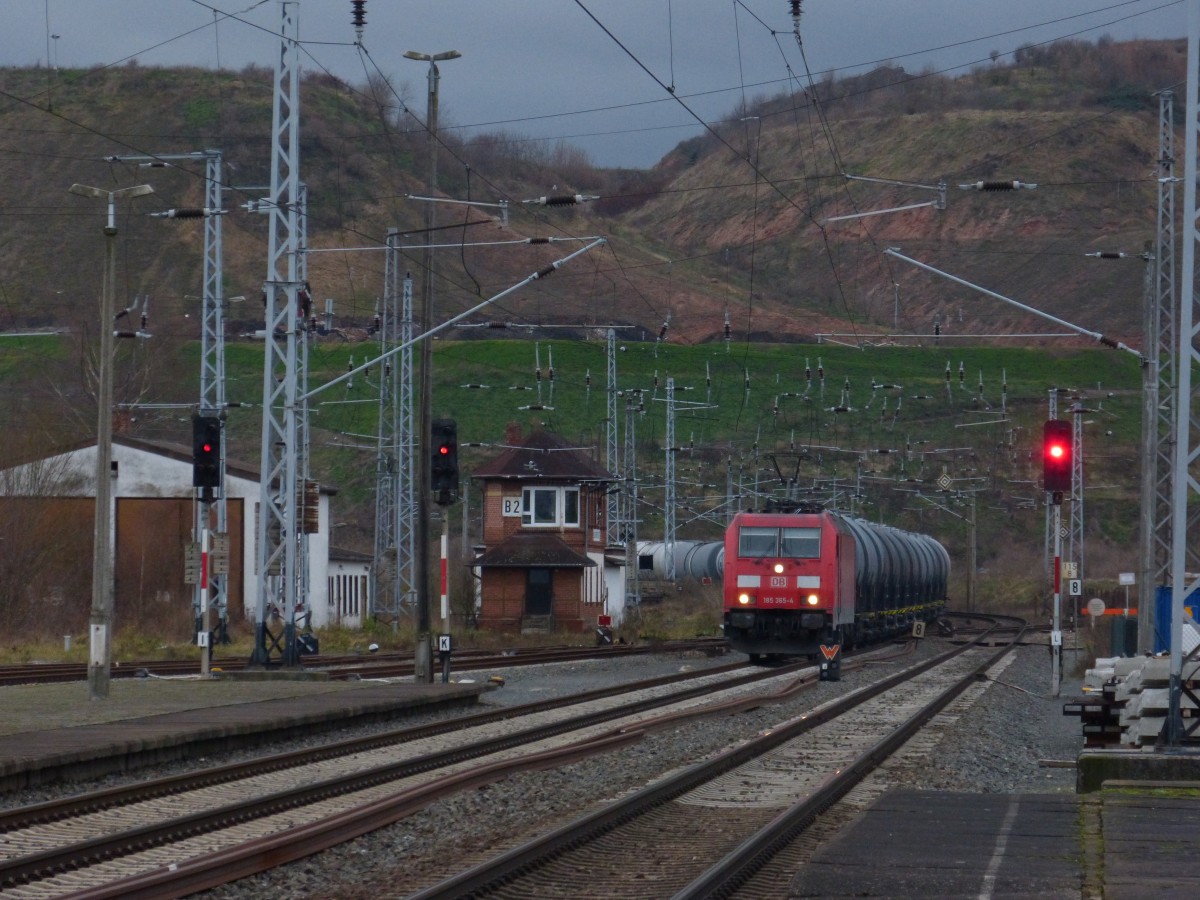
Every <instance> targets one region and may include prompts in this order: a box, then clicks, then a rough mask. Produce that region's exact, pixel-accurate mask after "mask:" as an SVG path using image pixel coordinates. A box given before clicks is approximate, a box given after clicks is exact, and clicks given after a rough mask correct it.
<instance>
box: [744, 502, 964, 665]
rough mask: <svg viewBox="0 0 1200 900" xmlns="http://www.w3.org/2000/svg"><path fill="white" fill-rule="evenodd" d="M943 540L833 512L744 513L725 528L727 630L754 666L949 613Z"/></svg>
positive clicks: (869, 637) (877, 635)
mask: <svg viewBox="0 0 1200 900" xmlns="http://www.w3.org/2000/svg"><path fill="white" fill-rule="evenodd" d="M949 575H950V555H949V554H948V553H947V552H946V549H945V548H944V547H943V546H942V545H941V544H939V543H938V542H937V541H936V540H934V539H933V538H931V537H928V536H927V535H923V534H914V533H912V532H908V531H902V530H900V529H899V528H892V527H889V526H886V525H875V524H873V523H871V522H867V521H866V520H864V519H854V518H850V517H846V516H841V515H838V514H837V513H832V512H829V511H827V510H820V511H813V512H797V513H738V515H736V516H734V519H733V522H732V523H731V524H730V526H729V529H728V530H727V531H726V532H725V636H726V638H727V639H728V640H729V643H730V644H731V645H732V646H733V647H734V649H736V650H741V651H743V652H745V653H748V654H750V659H751V661H752V662H754V661H758V660H759V659H760V658H762V657H764V656H793V655H810V656H811V655H815V654H816V653H817V652H818V649H819V648H820V646H821V645H822V644H841V645H842V646H843V647H846V648H849V647H852V646H854V645H856V644H863V643H869V642H871V641H875V640H882V639H884V638H887V637H889V636H892V635H895V634H900V633H902V632H904V631H906V630H909V629H911V627H912V623H913V622H916V621H918V620H921V621H932V620H933V619H934V618H936V616H937V615H938V614H939V612H940V611H941V609H942V607H943V605H944V603H945V598H946V582H947V579H948V578H949Z"/></svg>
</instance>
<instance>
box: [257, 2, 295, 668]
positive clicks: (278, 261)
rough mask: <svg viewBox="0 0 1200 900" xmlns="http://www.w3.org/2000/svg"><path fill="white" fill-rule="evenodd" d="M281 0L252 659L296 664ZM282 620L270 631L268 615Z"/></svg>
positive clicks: (285, 21)
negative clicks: (275, 628) (279, 627)
mask: <svg viewBox="0 0 1200 900" xmlns="http://www.w3.org/2000/svg"><path fill="white" fill-rule="evenodd" d="M297 6H298V4H296V3H294V2H283V3H281V4H280V9H281V11H282V27H281V29H280V38H281V40H280V47H279V57H278V60H277V61H276V68H275V96H274V102H273V108H272V115H271V193H270V197H269V199H268V201H267V204H268V207H269V208H268V210H267V212H268V215H269V216H270V230H269V239H268V250H267V279H266V282H265V284H264V289H265V295H266V313H265V316H266V328H265V341H264V345H265V346H264V353H263V416H262V453H261V467H260V477H261V478H262V488H261V492H260V497H259V510H258V541H257V544H258V558H257V560H256V562H257V571H258V602H257V604H256V609H255V642H254V650H253V652H252V654H251V659H250V661H251V663H252V664H255V665H266V664H268V663H271V662H276V661H278V662H282V663H283V665H287V666H293V665H296V664H298V662H299V659H298V652H297V647H296V640H295V638H296V623H297V622H298V621H306V620H307V618H308V613H309V608H308V597H307V596H305V595H303V594H301V593H300V591H299V562H300V558H301V554H300V552H299V551H300V528H299V520H298V504H297V493H298V487H299V483H300V479H299V472H298V471H297V466H298V455H299V454H298V450H299V446H298V438H299V422H298V407H297V399H298V393H299V392H298V381H297V372H298V350H299V348H298V344H299V323H298V319H299V316H298V309H297V307H298V303H299V293H300V286H301V285H300V262H299V258H298V253H299V227H300V222H299V216H300V172H299V161H300V142H299V137H300V63H299V53H298V44H297V35H298V33H299V28H298V13H297V9H296V7H297ZM273 622H278V623H281V624H282V630H281V631H277V632H273V631H272V623H273Z"/></svg>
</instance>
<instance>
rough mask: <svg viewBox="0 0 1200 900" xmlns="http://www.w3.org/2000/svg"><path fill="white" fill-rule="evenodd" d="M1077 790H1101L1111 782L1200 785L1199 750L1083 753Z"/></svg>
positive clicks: (1077, 779)
mask: <svg viewBox="0 0 1200 900" xmlns="http://www.w3.org/2000/svg"><path fill="white" fill-rule="evenodd" d="M1076 765H1077V768H1078V775H1077V776H1076V788H1075V789H1076V790H1077V791H1078V792H1079V793H1081V794H1087V793H1090V792H1092V791H1098V790H1100V788H1101V787H1102V786H1103V785H1104V783H1105V782H1109V781H1151V782H1159V781H1164V782H1166V781H1169V782H1180V781H1186V782H1196V783H1200V747H1184V748H1180V749H1177V750H1117V749H1108V748H1105V749H1095V750H1084V751H1082V752H1081V753H1080V754H1079V759H1078V760H1077V763H1076Z"/></svg>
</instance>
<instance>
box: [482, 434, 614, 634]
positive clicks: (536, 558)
mask: <svg viewBox="0 0 1200 900" xmlns="http://www.w3.org/2000/svg"><path fill="white" fill-rule="evenodd" d="M507 444H508V447H507V449H506V450H505V451H504V452H503V453H501V454H500V455H499V456H497V457H496V458H495V459H493V460H491V461H490V462H488V463H485V464H484V465H482V466H480V467H479V468H478V469H477V470H476V471H475V472H474V473H473V475H472V476H471V477H472V478H474V479H475V480H477V481H479V482H480V483H481V487H482V490H483V498H484V499H483V544H482V545H480V546H478V547H476V557H475V559H474V561H473V563H472V566H473V567H474V569H475V576H476V578H477V585H478V603H477V605H478V610H479V626H480V627H481V628H486V629H491V630H494V631H506V632H529V631H551V630H558V631H568V632H590V631H591V630H592V629H593V628H595V627H596V625H597V624H598V623H599V622H601V621H603V620H602V618H601V617H604V616H607V617H610V619H611V624H613V625H618V624H620V621H621V619H622V617H623V613H624V609H625V560H624V551H623V550H620V551H619V552H615V551H613V550H612V549H611V548H609V553H608V555H607V557H606V554H605V549H606V547H607V543H608V522H607V521H606V513H607V493H608V490H609V488H610V486H611V484H612V482H614V481H615V480H616V479H615V478H614V476H613V475H612V474H611V473H610V472H608V471H607V470H606V469H605V468H604V467H603V466H601V465H599V464H598V463H597V462H595V461H594V460H593V459H592V458H591V456H590V454H589V450H590V448H583V447H575V446H571V445H570V444H569V443H568V442H567V441H565V440H564V439H563V438H562V437H560V436H558V435H555V434H551V433H549V432H546V431H534V432H532V433H531V434H529V435H528V436H525V437H522V435H521V431H520V428H519V427H517V426H510V427H509V432H508V435H507Z"/></svg>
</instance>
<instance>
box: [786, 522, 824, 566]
mask: <svg viewBox="0 0 1200 900" xmlns="http://www.w3.org/2000/svg"><path fill="white" fill-rule="evenodd" d="M780 538H781V540H780V553H779V555H780V556H786V557H789V558H790V559H820V557H821V529H820V528H784V529H782V530H781V533H780Z"/></svg>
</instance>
